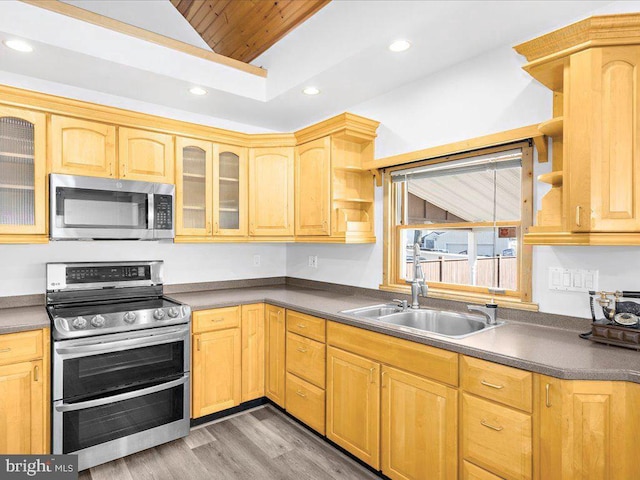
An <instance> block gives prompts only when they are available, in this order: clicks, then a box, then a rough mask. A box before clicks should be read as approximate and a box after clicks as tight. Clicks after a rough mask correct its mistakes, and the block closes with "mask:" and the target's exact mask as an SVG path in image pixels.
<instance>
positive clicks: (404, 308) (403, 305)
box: [392, 298, 409, 310]
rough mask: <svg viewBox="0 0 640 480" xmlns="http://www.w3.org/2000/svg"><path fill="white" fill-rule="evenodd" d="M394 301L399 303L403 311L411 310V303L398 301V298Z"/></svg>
mask: <svg viewBox="0 0 640 480" xmlns="http://www.w3.org/2000/svg"><path fill="white" fill-rule="evenodd" d="M392 301H394V302H397V303H399V304H400V306H401V307H402V310H406V309H407V308H409V302H408V301H407V300H398V299H397V298H394V299H393V300H392Z"/></svg>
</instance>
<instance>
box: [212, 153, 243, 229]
mask: <svg viewBox="0 0 640 480" xmlns="http://www.w3.org/2000/svg"><path fill="white" fill-rule="evenodd" d="M248 169H249V164H248V159H247V149H246V148H242V147H235V146H232V145H216V146H215V151H214V164H213V178H214V180H213V184H214V187H213V189H214V202H213V203H214V210H213V224H214V227H213V230H214V232H213V233H214V235H220V236H235V237H242V236H245V235H246V234H247V228H248V225H247V223H248V211H247V210H248V208H247V206H248V205H247V204H248V201H249V199H248V182H249V179H248V174H249V172H248Z"/></svg>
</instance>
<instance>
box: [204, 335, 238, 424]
mask: <svg viewBox="0 0 640 480" xmlns="http://www.w3.org/2000/svg"><path fill="white" fill-rule="evenodd" d="M193 340H194V343H195V345H193V352H194V353H193V411H192V416H193V418H198V417H202V416H203V415H209V414H211V413H215V412H219V411H220V410H225V409H227V408H231V407H235V406H236V405H238V404H239V403H240V397H241V384H240V376H241V345H240V329H239V328H231V329H229V330H220V331H215V332H209V333H201V334H198V335H194V336H193Z"/></svg>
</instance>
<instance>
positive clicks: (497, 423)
mask: <svg viewBox="0 0 640 480" xmlns="http://www.w3.org/2000/svg"><path fill="white" fill-rule="evenodd" d="M461 421H462V429H461V432H462V438H461V440H460V442H461V449H462V457H463V458H464V459H465V460H468V461H469V462H472V463H474V464H476V465H478V466H480V467H483V468H485V469H486V470H488V471H490V472H493V473H495V474H497V475H498V476H500V477H504V478H506V479H514V480H515V479H519V480H529V479H530V478H532V472H533V468H532V466H533V463H532V462H533V455H532V434H533V426H532V420H531V415H528V414H526V413H523V412H519V411H517V410H515V409H513V408H509V407H504V406H502V405H498V404H497V403H493V402H490V401H488V400H483V399H481V398H478V397H475V396H473V395H470V394H468V393H463V394H462V420H461Z"/></svg>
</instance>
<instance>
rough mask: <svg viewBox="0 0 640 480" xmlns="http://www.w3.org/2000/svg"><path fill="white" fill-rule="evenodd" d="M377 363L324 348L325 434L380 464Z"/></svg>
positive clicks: (357, 453) (378, 378)
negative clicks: (325, 362)
mask: <svg viewBox="0 0 640 480" xmlns="http://www.w3.org/2000/svg"><path fill="white" fill-rule="evenodd" d="M379 433H380V364H379V363H376V362H372V361H371V360H368V359H366V358H363V357H360V356H358V355H353V354H351V353H348V352H344V351H342V350H339V349H337V348H332V347H328V348H327V438H329V439H330V440H332V441H334V442H335V443H337V444H338V445H340V446H341V447H342V448H344V449H346V450H348V451H349V452H351V453H352V454H353V455H355V456H356V457H358V458H359V459H361V460H362V461H364V462H366V463H367V464H369V465H371V466H372V467H373V468H375V469H376V470H377V469H379V468H380V452H379V450H380V435H379Z"/></svg>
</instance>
